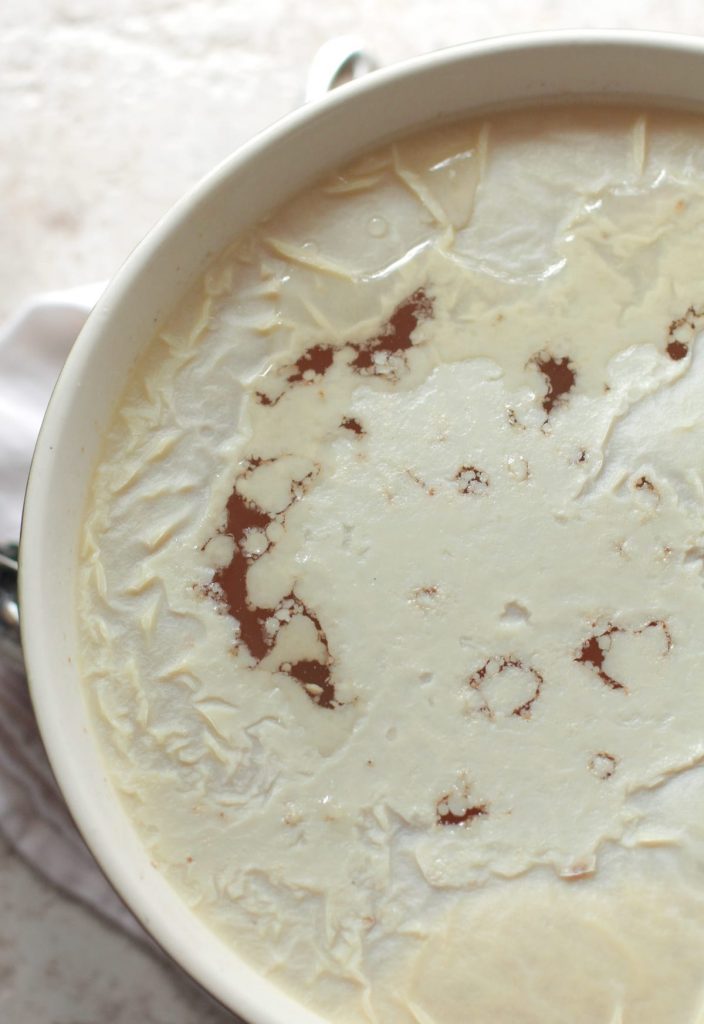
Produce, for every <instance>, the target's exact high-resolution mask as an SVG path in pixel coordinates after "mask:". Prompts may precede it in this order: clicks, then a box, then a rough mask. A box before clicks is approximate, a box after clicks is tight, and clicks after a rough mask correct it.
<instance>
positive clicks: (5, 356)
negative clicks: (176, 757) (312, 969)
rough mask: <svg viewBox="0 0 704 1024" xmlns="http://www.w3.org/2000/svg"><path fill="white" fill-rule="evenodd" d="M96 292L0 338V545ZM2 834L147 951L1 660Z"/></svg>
mask: <svg viewBox="0 0 704 1024" xmlns="http://www.w3.org/2000/svg"><path fill="white" fill-rule="evenodd" d="M103 287H104V285H103V284H94V285H87V286H85V287H82V288H74V289H71V290H70V291H64V292H52V293H48V294H45V295H42V296H39V297H38V298H37V299H35V300H34V301H31V302H29V303H27V305H25V306H24V307H23V309H21V310H20V312H19V313H18V314H17V316H15V317H14V318H13V319H12V320H11V321H10V323H9V324H7V325H6V327H5V328H4V330H1V331H0V544H5V543H9V542H12V541H16V540H17V539H18V537H19V531H20V519H21V514H22V501H23V498H24V491H25V486H26V482H27V476H28V473H29V466H30V462H31V459H32V452H33V450H34V444H35V442H36V439H37V435H38V433H39V428H40V426H41V421H42V417H43V415H44V410H45V409H46V406H47V403H48V401H49V397H50V395H51V391H52V389H53V387H54V384H55V383H56V379H57V377H58V375H59V373H60V371H61V367H62V366H63V363H64V361H65V359H66V356H67V355H68V352H69V350H70V348H71V345H72V344H73V342H74V340H75V338H76V335H77V334H78V332H79V331H80V329H81V327H82V326H83V324H84V322H85V320H86V317H87V316H88V313H89V312H90V310H91V308H92V307H93V305H94V303H95V301H96V300H97V298H98V296H99V295H100V293H101V291H102V290H103ZM0 833H2V835H3V836H4V837H5V838H6V839H7V840H8V841H9V843H10V844H11V845H12V846H13V847H14V848H15V849H16V850H17V852H18V853H19V854H20V855H21V856H22V857H23V858H24V859H25V860H26V861H27V862H28V863H29V864H30V865H31V866H32V867H33V868H34V869H35V870H37V871H38V872H39V873H40V874H42V875H43V876H44V877H45V878H47V879H48V880H49V881H50V882H52V883H53V884H54V885H56V886H58V887H59V888H61V889H63V890H64V891H65V892H67V893H69V894H70V895H72V896H74V897H76V898H77V899H79V900H81V901H82V902H84V903H86V904H87V905H88V906H90V907H92V908H93V909H94V910H96V911H97V912H98V913H100V914H101V915H102V916H103V917H105V918H107V919H108V920H110V921H112V922H114V923H116V924H118V925H119V926H120V927H121V928H123V929H124V930H125V931H127V932H129V933H130V934H131V935H133V936H135V937H137V938H139V939H140V940H142V941H144V942H146V943H150V944H151V940H150V939H149V938H148V937H147V935H146V933H145V932H144V931H143V929H142V928H141V926H140V925H139V923H138V922H137V920H136V919H135V918H134V917H133V915H132V914H131V913H130V912H129V910H127V908H126V907H125V906H124V904H123V903H122V902H121V901H120V899H119V898H118V896H117V895H116V894H115V892H114V891H113V890H112V889H111V887H110V885H109V884H108V882H107V881H106V879H105V877H104V876H103V874H102V872H101V871H100V869H99V868H98V866H97V864H96V862H95V860H94V859H93V857H92V855H91V853H90V851H89V850H88V848H87V847H86V845H85V844H84V842H83V840H82V839H81V837H80V835H79V833H78V831H77V829H76V827H75V825H74V824H73V821H72V820H71V817H70V815H69V813H68V810H67V808H66V805H65V803H64V800H63V798H62V796H61V793H60V792H59V789H58V787H57V785H56V782H55V781H54V777H53V775H52V772H51V768H50V767H49V762H48V760H47V758H46V754H45V753H44V747H43V745H42V741H41V738H40V736H39V732H38V729H37V725H36V722H35V719H34V714H33V711H32V706H31V702H30V699H29V694H28V691H27V683H26V679H25V678H24V676H23V675H22V674H21V673H19V672H17V670H16V669H14V668H13V667H12V666H11V665H10V664H7V663H2V662H0Z"/></svg>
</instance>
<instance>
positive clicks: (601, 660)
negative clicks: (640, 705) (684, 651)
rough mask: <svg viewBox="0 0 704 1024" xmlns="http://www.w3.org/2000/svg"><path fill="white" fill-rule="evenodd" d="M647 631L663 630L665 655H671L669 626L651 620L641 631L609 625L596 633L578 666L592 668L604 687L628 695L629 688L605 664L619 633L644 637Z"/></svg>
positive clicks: (583, 648) (580, 655)
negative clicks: (614, 639) (608, 670)
mask: <svg viewBox="0 0 704 1024" xmlns="http://www.w3.org/2000/svg"><path fill="white" fill-rule="evenodd" d="M646 629H660V630H662V635H663V640H664V641H665V649H664V651H663V655H666V654H669V653H670V651H671V650H672V634H671V632H670V628H669V626H668V624H667V623H666V622H664V621H663V620H662V619H651V620H650V622H646V624H645V625H644V626H642V627H641V628H640V629H624V628H623V627H621V626H615V625H613V623H609V625H608V626H607V627H606V629H604V630H603V631H602V632H601V633H594V634H592V636H590V637H588V638H587V639H586V640H585V641H584V643H583V644H582V646H581V648H580V650H579V653H578V654H577V656H576V657H575V659H574V660H575V661H576V662H577V663H578V664H582V665H588V666H589V667H590V668H592V669H593V670H594V671H595V672H596V674H597V675H598V677H599V679H600V680H601V681H602V683H603V684H604V686H608V687H609V689H610V690H622V691H623V692H624V693H628V692H629V690H628V687H627V686H626V685H625V684H624V683H621V682H619V680H618V679H614V677H613V676H611V675H609V673H608V672H607V671H606V669H605V668H604V664H605V662H606V657H607V655H608V653H609V651H610V650H611V645H612V643H613V638H614V637H615V636H617V635H618V634H619V633H630V634H631V636H642V635H643V633H645V631H646Z"/></svg>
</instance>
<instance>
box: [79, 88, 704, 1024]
mask: <svg viewBox="0 0 704 1024" xmlns="http://www.w3.org/2000/svg"><path fill="white" fill-rule="evenodd" d="M703 252H704V124H703V123H702V122H701V121H700V120H698V119H696V118H691V117H688V116H684V115H678V114H673V113H671V112H662V113H657V112H649V113H647V114H644V113H642V112H636V111H623V110H613V109H612V110H599V109H591V108H586V107H585V108H580V107H576V108H569V109H563V110H554V111H541V112H526V111H524V112H519V113H515V114H511V115H502V116H500V117H499V116H497V117H494V118H492V119H490V120H488V121H483V122H471V123H467V124H462V125H457V126H453V127H451V128H448V129H443V130H437V131H434V132H431V133H425V134H423V135H420V136H418V137H416V138H413V139H410V140H408V141H404V142H402V143H400V144H397V145H393V146H390V147H388V148H387V149H386V150H384V151H382V152H380V153H378V154H375V155H374V156H371V157H366V158H364V159H362V160H360V161H359V162H358V164H357V165H356V166H354V167H352V168H348V169H347V170H346V171H344V172H342V173H340V174H338V175H335V176H333V177H332V178H330V179H328V180H326V181H325V182H322V183H320V184H319V185H318V186H316V187H315V188H312V189H310V190H309V191H308V192H306V193H305V194H304V195H302V196H300V197H298V198H297V199H295V200H293V201H292V202H291V203H290V204H289V205H288V206H287V207H286V208H284V209H283V210H281V211H279V212H277V213H276V214H275V215H274V216H272V217H271V218H270V219H269V221H268V222H267V223H265V224H263V225H261V226H260V227H259V228H258V229H256V230H254V231H253V232H252V233H251V235H250V236H249V237H248V238H246V239H244V240H242V241H240V242H239V243H237V244H236V245H235V246H233V248H232V249H231V250H230V251H229V252H228V253H226V254H225V255H224V256H223V257H222V258H221V259H220V260H219V261H218V263H217V265H216V266H215V267H213V269H212V270H211V272H210V273H209V274H208V275H207V277H206V279H205V281H204V282H203V283H202V285H200V286H199V287H198V289H196V291H195V292H194V293H193V294H192V295H191V296H189V298H188V300H187V301H186V302H184V305H183V308H182V309H181V310H180V311H179V312H178V313H177V314H176V315H175V316H174V318H173V322H172V324H171V327H170V328H169V329H168V330H167V331H165V332H163V334H162V335H161V336H160V337H159V338H157V339H155V340H154V341H153V343H152V344H151V345H150V346H149V348H148V350H147V352H146V354H145V357H144V360H143V362H142V364H141V366H140V367H139V369H138V371H137V372H136V373H135V375H134V378H133V380H132V381H131V382H130V385H129V387H128V390H127V392H126V394H125V397H124V400H123V402H122V404H121V407H120V409H119V411H118V413H117V415H116V418H115V422H114V427H113V429H112V432H111V434H110V437H109V439H108V441H107V444H106V449H105V453H104V458H103V460H102V462H101V464H100V466H99V468H98V470H97V473H96V478H95V485H94V489H93V495H92V499H91V502H90V507H89V509H88V512H87V517H86V524H85V537H86V540H85V546H84V551H83V560H82V565H81V574H80V577H81V590H80V594H79V611H80V615H81V619H82V630H83V645H84V650H83V658H84V664H83V667H84V675H85V679H86V688H87V693H88V696H89V699H90V703H91V708H92V709H93V712H94V716H95V724H96V729H97V730H98V733H99V736H100V740H101V743H102V745H103V747H104V750H105V756H106V760H107V763H108V765H109V768H110V771H111V774H112V777H113V779H114V782H115V786H116V788H117V790H118V791H119V792H120V794H121V796H122V797H123V799H124V801H125V805H126V807H127V809H128V811H129V813H130V815H131V816H132V818H133V820H134V822H135V824H136V826H137V828H138V829H139V830H140V832H141V834H142V835H143V837H144V842H145V844H146V845H147V846H148V848H149V851H150V856H151V858H152V860H153V861H154V862H155V863H156V864H158V865H159V867H160V869H161V870H162V871H163V873H164V874H165V875H166V877H167V878H169V879H170V880H171V881H172V883H173V885H174V886H175V887H176V888H177V890H178V891H179V892H180V893H182V895H183V897H184V899H186V900H187V901H188V903H189V904H190V905H191V906H192V907H193V908H194V910H195V911H196V912H197V913H198V914H200V915H202V917H203V918H204V919H205V920H207V921H208V922H209V923H210V924H211V925H212V926H213V927H214V928H215V929H217V930H218V931H219V932H220V933H221V934H224V935H226V936H227V937H228V939H229V941H231V942H232V945H233V947H234V948H235V949H237V951H238V952H240V953H241V954H242V955H243V956H245V957H246V958H247V959H249V960H250V961H251V962H252V963H254V964H255V965H256V966H258V967H259V968H260V969H261V970H262V972H264V973H266V974H268V975H269V976H271V977H272V978H273V979H274V980H275V981H277V982H278V983H280V984H281V985H283V986H284V987H286V988H287V989H288V990H289V991H291V992H293V994H294V995H297V996H298V997H299V998H300V999H301V1000H302V1001H303V1002H305V1004H306V1005H308V1006H310V1007H311V1008H312V1009H314V1010H316V1011H318V1012H319V1013H320V1014H321V1015H322V1016H323V1017H324V1018H326V1019H329V1020H331V1021H340V1022H350V1024H351V1022H355V1024H357V1022H362V1021H373V1022H379V1024H553V1022H554V1024H564V1022H565V1021H569V1022H570V1024H582V1022H583V1024H616V1022H619V1024H631V1022H632V1024H650V1022H652V1024H695V1022H696V1021H699V1020H700V1015H701V1013H702V1006H703V999H704V970H703V969H702V964H703V963H704V825H703V824H702V823H703V822H704V775H703V774H702V768H701V766H700V765H701V762H702V760H703V759H704V641H703V640H702V623H704V577H703V575H702V573H703V572H704V516H703V512H704V352H702V351H701V349H700V346H699V343H698V342H697V340H696V339H697V334H698V331H699V327H700V320H701V316H702V315H704V276H703V274H702V253H703ZM419 295H420V296H422V302H421V301H420V300H418V298H417V297H418V296H419ZM414 296H415V297H416V312H417V314H418V315H417V317H416V321H417V322H416V323H415V327H414V330H413V331H412V334H411V337H410V341H411V347H409V348H405V349H401V350H399V351H398V352H396V353H394V354H392V355H389V354H388V353H387V352H385V350H384V340H385V339H386V341H387V342H388V340H389V338H390V337H391V336H392V333H391V328H390V327H389V324H390V323H391V324H392V325H393V322H394V319H393V318H394V316H396V317H397V319H398V310H399V309H401V310H403V309H407V308H408V304H409V300H410V299H411V298H412V297H414ZM700 310H701V311H702V314H700V312H699V311H700ZM314 350H318V351H324V352H325V353H327V355H326V357H325V358H326V359H327V361H328V365H327V366H326V368H325V371H324V372H316V371H315V369H314V368H311V365H312V364H311V360H312V353H313V352H314ZM360 353H362V355H360ZM364 353H366V356H365V355H363V354H364ZM355 360H356V361H357V363H355ZM558 369H561V370H562V373H563V379H562V382H561V383H560V382H559V381H557V378H555V379H553V380H552V384H551V374H553V373H555V372H557V370H558ZM565 372H567V373H568V376H567V377H566V378H565V377H564V374H565ZM569 374H572V377H573V379H572V382H571V384H570V381H569ZM568 385H569V386H568ZM262 396H263V397H262ZM233 488H235V489H236V491H237V493H238V494H239V495H240V497H241V499H242V500H243V501H244V502H245V503H247V507H248V508H249V509H250V511H251V510H255V511H256V512H258V513H260V514H261V516H263V517H265V518H268V520H269V522H268V524H265V525H264V526H263V527H261V528H259V527H257V528H252V529H250V530H249V531H248V533H247V535H246V537H244V538H240V542H241V545H242V547H241V550H242V552H244V553H245V554H246V557H247V559H248V562H247V565H248V569H247V576H246V585H247V598H248V601H249V603H250V606H251V607H253V608H267V609H271V610H273V614H272V615H271V616H269V619H268V620H267V623H266V625H265V626H264V627H263V628H264V630H265V633H262V636H264V635H265V636H266V653H265V654H264V656H261V655H260V654H257V653H256V652H254V651H253V650H252V649H250V647H248V645H247V643H244V642H243V634H242V633H241V632H239V631H238V623H237V622H236V620H235V618H234V617H233V616H232V615H231V614H229V613H228V608H227V602H226V600H225V599H224V597H223V594H222V592H221V591H220V589H219V587H218V585H217V581H218V579H221V572H222V569H223V567H224V566H226V565H227V564H228V563H229V562H230V560H231V559H232V557H233V552H234V550H235V543H234V541H233V537H232V536H230V535H229V534H228V532H227V530H228V529H229V528H230V527H228V521H227V512H226V508H227V503H228V500H229V499H230V496H231V494H232V492H233ZM230 526H231V524H230ZM214 581H215V582H214ZM303 662H305V663H306V664H308V665H310V663H315V664H317V665H319V666H320V665H323V666H325V667H326V668H327V670H328V673H329V685H330V686H332V687H333V690H334V697H333V698H332V699H327V698H326V699H323V698H324V697H325V694H326V693H327V695H328V697H329V691H327V690H326V691H325V693H324V692H323V690H321V688H320V687H318V688H316V686H315V685H313V684H309V685H308V686H307V687H306V686H305V685H303V684H302V682H301V681H300V680H298V679H297V678H296V669H295V666H296V665H300V664H301V663H303ZM292 666H293V668H292Z"/></svg>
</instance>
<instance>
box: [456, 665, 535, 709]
mask: <svg viewBox="0 0 704 1024" xmlns="http://www.w3.org/2000/svg"><path fill="white" fill-rule="evenodd" d="M511 668H513V669H516V670H517V671H519V672H521V673H523V674H524V675H525V676H526V677H527V680H526V681H527V684H528V689H529V691H530V693H529V696H528V697H527V699H526V700H524V701H522V702H521V703H520V704H517V705H516V706H515V707H514V708H512V709H511V712H510V714H511V715H513V716H515V717H516V718H530V717H531V713H532V708H533V705H534V704H535V702H536V700H537V699H538V697H539V696H540V693H541V690H542V688H543V683H544V681H545V680H544V679H543V676H542V674H541V673H540V672H538V670H537V669H536V668H533V667H532V666H531V665H526V664H525V663H524V662H523V661H521V659H520V658H514V657H513V656H512V655H502V656H501V657H497V658H488V659H487V660H486V661H485V662H484V664H483V665H482V666H481V668H479V669H477V671H476V672H475V673H474V674H473V675H472V676H470V678H469V680H468V684H469V687H470V689H472V690H474V691H475V692H477V693H479V694H480V695H481V698H482V704H481V706H480V707H479V711H480V712H481V714H483V715H486V717H487V718H490V719H494V718H495V716H496V713H495V711H494V709H493V708H492V706H491V704H490V702H489V700H488V699H487V696H486V693H485V691H484V687H485V684H486V683H487V682H489V681H490V680H491V679H494V678H495V677H496V676H500V675H501V674H502V673H503V672H506V670H507V669H511Z"/></svg>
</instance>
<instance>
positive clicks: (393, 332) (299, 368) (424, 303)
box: [254, 288, 433, 429]
mask: <svg viewBox="0 0 704 1024" xmlns="http://www.w3.org/2000/svg"><path fill="white" fill-rule="evenodd" d="M432 316H433V301H432V299H431V298H430V297H429V296H428V294H427V292H426V291H425V289H424V288H417V289H416V291H414V292H413V294H412V295H410V296H409V297H408V298H407V299H404V301H403V302H401V303H399V305H398V306H397V307H396V309H395V310H394V311H393V313H392V314H391V316H390V317H389V319H388V320H387V321H386V323H385V324H384V325H383V327H382V329H381V330H380V332H379V333H378V334H377V335H375V336H374V337H373V338H368V339H367V340H366V341H363V342H347V343H345V344H344V345H341V346H340V348H339V349H337V348H335V346H333V345H325V344H318V345H311V346H310V348H307V349H306V350H305V352H304V353H303V354H302V355H301V356H299V358H298V359H297V360H296V362H295V363H292V364H290V365H289V366H287V367H284V368H283V369H282V370H281V371H280V373H282V374H283V375H284V379H283V381H282V380H281V378H280V377H279V382H278V392H276V391H275V393H271V392H265V391H255V393H254V397H255V398H256V400H257V401H258V402H259V403H260V405H265V406H273V405H277V404H278V402H279V401H280V400H281V399H282V398H283V396H284V395H285V394H286V391H287V390H288V389H289V388H291V387H295V386H296V385H299V384H310V383H312V382H313V381H314V380H316V379H319V378H320V377H324V376H325V374H326V373H327V372H328V370H329V369H330V368H331V366H332V365H333V363H334V361H335V353H336V352H337V351H345V350H346V351H351V352H352V353H353V356H352V359H351V361H350V364H349V365H350V366H351V367H352V369H353V370H354V371H355V372H356V373H360V374H379V375H382V374H383V375H384V376H385V377H386V378H387V379H389V380H395V379H398V369H399V367H398V364H394V363H389V361H388V360H389V358H390V357H393V356H397V357H398V356H401V357H402V356H403V353H404V352H405V351H406V350H407V349H409V348H412V347H413V339H412V335H413V332H414V331H415V329H416V327H417V326H418V324H419V323H420V322H421V320H428V319H430V318H431V317H432ZM384 357H386V358H384ZM274 388H275V389H276V388H277V385H276V384H274ZM350 422H356V421H350ZM343 425H344V423H343ZM353 429H354V428H353Z"/></svg>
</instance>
